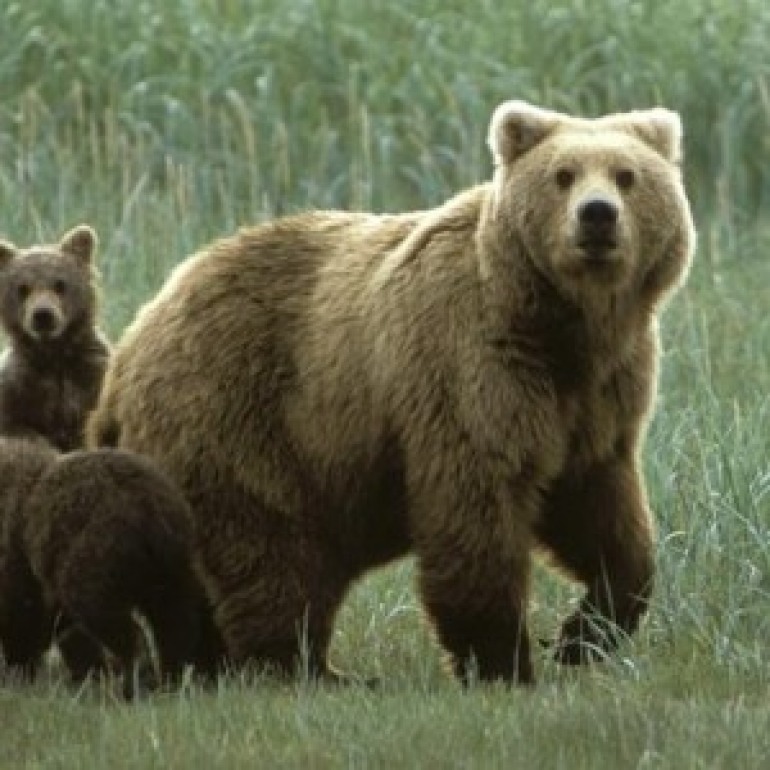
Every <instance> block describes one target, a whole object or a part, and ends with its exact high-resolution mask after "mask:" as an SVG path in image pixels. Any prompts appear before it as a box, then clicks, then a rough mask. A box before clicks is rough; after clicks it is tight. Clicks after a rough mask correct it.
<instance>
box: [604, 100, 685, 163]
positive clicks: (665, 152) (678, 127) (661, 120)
mask: <svg viewBox="0 0 770 770" xmlns="http://www.w3.org/2000/svg"><path fill="white" fill-rule="evenodd" d="M609 122H610V123H613V124H615V125H616V126H617V127H618V128H620V129H622V130H624V131H627V132H628V133H630V134H633V135H634V136H635V137H636V138H637V139H641V140H642V141H643V142H644V143H645V144H646V145H648V146H649V147H651V148H652V149H653V150H655V151H656V152H657V153H659V154H660V155H662V156H663V157H664V158H665V159H666V160H668V161H670V162H671V163H680V162H681V160H682V119H681V118H680V117H679V113H677V112H674V111H673V110H667V109H665V108H663V107H653V108H652V109H650V110H635V111H633V112H627V113H624V114H620V115H612V116H610V117H609Z"/></svg>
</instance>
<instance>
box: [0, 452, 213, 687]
mask: <svg viewBox="0 0 770 770" xmlns="http://www.w3.org/2000/svg"><path fill="white" fill-rule="evenodd" d="M45 451H46V450H45V449H44V448H41V447H40V446H39V445H37V446H34V445H31V444H30V443H29V442H26V441H21V440H13V439H5V440H3V441H2V443H0V484H2V486H3V489H10V488H12V487H13V486H14V485H16V488H17V490H18V491H19V492H21V493H22V494H24V495H25V496H26V495H28V496H27V497H26V500H19V499H18V498H17V499H15V500H13V499H10V498H9V497H8V496H7V495H4V496H3V502H4V503H6V504H10V506H11V509H10V511H9V510H7V509H6V510H5V511H4V512H3V513H4V515H5V518H6V525H5V528H4V538H3V544H4V546H5V551H6V558H5V563H6V564H7V565H8V564H11V565H15V569H14V570H13V571H12V572H11V573H8V570H6V574H5V575H4V576H3V577H4V579H5V590H4V595H3V597H2V598H0V607H2V612H0V641H1V642H2V644H3V647H4V648H5V655H6V659H7V662H8V663H9V664H10V665H13V666H20V667H22V668H23V669H25V670H26V671H27V672H28V673H33V672H34V670H35V668H36V667H37V665H38V663H39V661H40V658H41V656H42V654H43V653H44V651H45V650H46V649H47V647H48V646H49V644H50V643H51V641H52V640H53V639H55V640H57V641H58V642H59V644H60V648H61V650H62V656H63V658H64V660H65V662H66V663H67V665H68V666H69V668H70V670H71V673H72V675H73V677H74V678H75V679H79V678H82V677H83V676H85V675H86V673H87V672H88V671H89V670H90V669H93V668H97V667H101V665H102V664H101V647H102V646H103V647H104V648H105V650H106V651H107V652H108V653H109V654H110V655H112V656H113V657H114V658H116V659H117V663H118V665H119V667H120V669H122V671H123V674H124V679H123V681H124V694H125V696H126V697H127V698H130V697H132V696H133V694H134V693H133V683H134V677H133V668H134V659H135V653H136V641H137V633H138V629H137V626H136V624H135V622H134V619H133V618H132V612H134V611H136V612H138V613H139V614H141V615H142V616H144V618H145V619H146V620H147V622H148V624H149V626H150V628H151V630H152V634H153V637H154V641H155V647H156V649H157V654H158V662H159V669H160V671H159V674H160V677H161V679H162V680H164V681H170V682H175V681H178V680H179V678H180V676H181V674H182V672H183V669H184V667H185V665H186V664H187V663H193V662H194V657H195V654H196V650H197V644H198V639H199V622H200V615H201V601H202V591H201V589H200V587H199V584H198V582H197V580H196V577H195V574H194V571H193V568H192V564H191V561H190V556H189V545H190V539H191V515H190V511H189V508H188V506H187V503H186V501H185V499H184V498H183V496H182V494H181V493H180V492H179V491H178V490H177V489H176V487H175V486H173V485H172V484H171V483H170V482H169V481H168V480H167V479H166V478H165V477H164V476H163V475H162V474H161V473H160V472H159V471H158V470H157V469H156V468H155V467H154V466H153V465H152V464H151V463H149V462H148V461H147V460H145V459H143V458H141V457H139V456H137V455H134V454H131V453H129V452H124V451H117V450H99V451H95V452H84V451H79V452H73V453H71V454H68V455H60V456H56V455H52V454H46V453H45ZM30 478H31V479H33V480H32V481H31V482H30V484H29V485H28V486H29V487H31V491H30V490H29V489H25V490H20V489H19V484H20V483H26V481H25V480H26V479H30ZM20 628H24V629H25V630H24V634H26V638H20V632H19V629H20Z"/></svg>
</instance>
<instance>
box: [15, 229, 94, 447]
mask: <svg viewBox="0 0 770 770" xmlns="http://www.w3.org/2000/svg"><path fill="white" fill-rule="evenodd" d="M95 249H96V234H95V233H94V231H93V230H92V229H91V228H90V227H88V226H87V225H79V226H77V227H75V228H73V229H72V230H70V231H69V232H67V233H66V234H65V235H64V236H63V237H62V239H61V241H60V242H59V243H57V244H50V245H40V246H32V247H31V248H28V249H19V248H17V247H16V246H14V245H13V244H12V243H8V242H6V241H2V242H0V324H1V325H2V327H3V329H4V331H5V333H6V335H7V337H8V340H9V343H10V346H9V348H8V350H6V351H5V353H4V354H3V355H2V356H1V357H0V434H2V435H6V436H30V435H40V436H43V437H45V438H46V439H48V440H49V441H50V442H51V443H52V444H54V445H55V446H56V447H57V448H58V449H60V450H62V451H69V450H71V449H76V448H78V447H81V446H82V445H83V443H84V439H83V431H84V428H85V422H86V416H87V414H88V412H89V411H90V410H91V409H92V408H93V406H94V404H95V403H96V399H97V396H98V393H99V388H100V387H101V382H102V377H103V376H104V371H105V369H106V367H107V361H108V358H109V345H108V343H107V341H106V339H105V338H104V336H103V335H102V333H101V332H100V331H99V330H98V329H97V327H96V313H97V306H98V302H97V300H98V291H97V285H98V275H97V272H96V269H95V267H94V263H93V255H94V251H95Z"/></svg>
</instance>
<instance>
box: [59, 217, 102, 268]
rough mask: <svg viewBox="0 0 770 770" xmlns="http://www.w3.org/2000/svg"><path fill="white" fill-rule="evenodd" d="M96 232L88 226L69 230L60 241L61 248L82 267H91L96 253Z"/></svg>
mask: <svg viewBox="0 0 770 770" xmlns="http://www.w3.org/2000/svg"><path fill="white" fill-rule="evenodd" d="M97 242H98V239H97V237H96V232H95V231H94V229H93V228H92V227H89V226H88V225H78V226H77V227H73V228H72V229H71V230H69V231H68V232H67V233H65V235H64V236H63V237H62V239H61V240H60V241H59V248H60V249H61V250H62V252H64V253H65V254H70V255H72V256H73V257H75V259H77V261H78V262H80V263H81V264H82V265H90V264H91V261H92V259H93V255H94V252H95V251H96V244H97Z"/></svg>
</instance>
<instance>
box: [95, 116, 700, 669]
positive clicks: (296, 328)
mask: <svg viewBox="0 0 770 770" xmlns="http://www.w3.org/2000/svg"><path fill="white" fill-rule="evenodd" d="M489 143H490V147H491V150H492V157H493V160H494V163H495V171H494V175H493V177H492V179H491V180H490V181H489V182H487V183H484V184H481V185H479V186H477V187H475V188H473V189H471V190H467V191H465V192H462V193H460V194H459V195H457V196H456V197H454V198H452V199H450V200H448V201H447V202H446V203H445V204H443V205H442V206H439V207H438V208H436V209H433V210H431V211H423V212H417V213H410V214H404V215H382V216H377V215H373V214H365V213H344V212H315V213H308V214H302V215H298V216H294V217H289V218H286V219H283V220H280V221H278V222H273V223H267V224H264V225H262V226H258V227H254V228H251V229H245V230H242V231H240V232H238V233H236V234H234V235H233V236H231V237H229V238H226V239H223V240H220V241H218V242H216V243H214V244H212V245H211V246H210V247H208V248H205V249H203V250H202V251H201V252H199V253H198V254H196V255H194V256H192V257H191V258H190V259H188V260H187V261H186V262H184V263H183V264H182V265H180V266H179V267H178V268H177V269H176V270H175V271H174V273H173V274H172V275H171V277H170V278H169V280H168V282H167V283H166V285H165V286H164V288H163V289H162V290H161V291H160V293H159V294H158V295H157V297H155V299H153V300H152V301H150V302H149V303H148V304H147V305H146V306H145V307H144V308H143V309H142V310H141V311H140V312H139V314H138V316H137V318H136V319H135V321H134V323H133V324H132V325H131V326H130V327H129V328H128V329H127V330H126V332H125V334H124V336H123V338H122V339H121V341H120V343H119V344H118V345H117V347H116V350H115V353H114V354H113V358H112V360H111V363H110V366H109V369H108V372H107V375H106V377H105V382H104V387H103V389H102V394H101V396H100V401H99V404H98V406H97V408H96V410H95V411H94V412H93V414H92V418H91V422H90V427H89V432H90V436H91V439H92V440H93V441H94V442H96V443H99V444H110V443H114V444H117V445H118V446H120V447H124V448H127V449H132V450H134V451H137V452H142V453H143V454H146V455H147V456H149V457H151V458H153V459H154V460H155V461H157V462H158V463H160V464H161V465H162V466H163V467H164V468H165V469H166V470H167V471H168V472H169V474H170V475H171V477H172V478H173V479H174V480H175V481H177V482H178V483H179V484H180V485H181V486H182V488H183V490H184V491H185V493H186V495H187V498H188V499H189V500H190V503H191V505H192V508H193V515H194V518H195V537H196V548H197V554H198V556H199V558H200V560H201V562H202V564H203V568H204V569H205V571H206V578H207V588H210V595H211V597H212V603H213V608H214V616H215V620H216V623H217V625H218V626H219V629H220V630H221V632H222V635H223V637H224V641H225V644H226V646H227V651H228V653H229V655H230V656H231V657H232V659H233V662H234V663H236V664H238V663H240V662H245V661H248V660H256V661H261V662H269V663H274V664H279V665H284V666H291V665H292V664H293V661H294V660H295V659H296V656H297V654H298V650H299V642H298V633H297V631H298V629H300V628H301V629H304V631H305V633H306V643H307V647H308V648H309V650H310V653H311V658H312V660H311V663H312V664H313V665H314V666H315V667H316V668H317V670H318V671H320V672H326V671H328V670H329V668H328V664H327V649H328V646H329V641H330V638H331V632H332V627H333V622H334V618H335V614H336V612H337V608H338V607H339V605H340V602H341V601H342V599H343V597H344V596H345V594H346V592H347V590H348V588H349V586H350V585H351V583H352V582H353V581H354V580H356V579H357V578H358V577H360V576H361V575H363V574H364V573H365V572H367V571H368V570H370V569H372V568H374V567H377V566H378V565H382V564H385V563H387V562H389V561H391V560H392V559H395V558H397V557H399V556H402V555H404V554H406V553H408V552H412V553H414V554H415V556H416V560H417V570H418V580H419V590H420V595H421V598H422V602H423V605H424V607H425V610H426V612H427V615H428V617H429V618H430V619H431V620H432V622H433V624H434V626H435V628H436V631H437V635H438V639H439V640H440V642H441V644H442V645H443V646H444V648H445V649H446V650H447V651H448V652H449V653H450V655H451V660H452V662H453V664H454V668H455V671H456V672H457V673H458V675H460V676H463V677H465V676H466V673H467V671H468V670H469V669H468V665H469V663H471V662H473V666H474V669H475V671H476V672H477V674H478V677H479V678H480V679H497V678H502V679H505V680H509V681H518V682H524V683H528V682H532V681H534V670H533V661H532V655H531V650H530V639H529V634H528V631H527V603H528V598H529V586H530V574H531V562H532V558H533V556H534V555H535V554H537V553H541V552H545V553H547V554H548V555H550V557H552V560H553V562H554V563H555V564H556V565H558V566H559V567H561V568H562V569H563V570H564V571H565V572H566V573H568V574H569V575H570V576H572V577H573V578H575V579H576V580H578V581H580V582H581V583H582V584H583V586H584V587H585V591H586V593H585V596H584V599H583V601H582V604H581V605H580V607H579V608H578V610H577V611H576V612H575V613H574V614H573V615H572V616H570V617H569V618H568V619H567V621H566V622H565V624H564V625H563V627H562V630H561V633H560V635H559V637H558V644H557V646H556V654H557V657H558V659H559V660H562V661H564V662H567V663H579V662H581V661H583V660H585V659H586V658H588V657H590V656H591V655H592V654H594V653H598V654H600V655H601V654H604V653H605V652H607V651H609V650H611V649H612V648H613V647H614V645H615V644H616V643H617V640H618V635H617V634H615V633H611V631H612V630H613V629H617V630H619V631H620V632H621V633H622V634H629V633H631V632H633V631H634V630H635V629H636V627H637V625H638V623H639V620H640V618H641V617H642V615H643V613H644V612H645V610H646V608H647V606H648V600H649V597H650V591H651V589H652V582H653V574H654V562H653V554H654V547H653V542H654V529H653V523H652V516H651V512H650V509H649V505H648V502H647V495H646V492H645V484H644V479H643V477H642V472H641V463H640V453H641V451H642V446H643V441H644V436H645V430H646V425H647V421H648V416H649V414H650V413H651V410H652V408H653V405H654V400H655V391H656V382H657V365H658V357H659V355H658V350H659V340H658V315H659V311H660V308H661V303H662V301H663V299H664V298H665V297H666V296H668V295H670V294H671V293H672V292H673V291H674V290H675V289H676V287H677V286H679V285H680V284H681V283H682V281H683V279H684V277H685V275H686V273H687V271H688V266H689V264H690V260H691V256H692V253H693V249H694V243H695V232H694V227H693V222H692V217H691V213H690V208H689V204H688V201H687V198H686V195H685V191H684V187H683V184H682V179H681V171H680V166H679V163H680V156H681V123H680V120H679V117H678V116H677V115H676V114H675V113H672V112H670V111H668V110H665V109H661V108H655V109H650V110H641V111H636V112H629V113H620V114H614V115H607V116H604V117H601V118H596V119H584V118H578V117H573V116H570V115H563V114H560V113H556V112H552V111H549V110H544V109H541V108H538V107H535V106H533V105H530V104H526V103H524V102H509V103H505V104H503V105H501V106H500V107H499V108H498V109H497V111H496V112H495V114H494V115H493V117H492V120H491V124H490V131H489ZM608 630H609V631H610V633H608Z"/></svg>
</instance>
